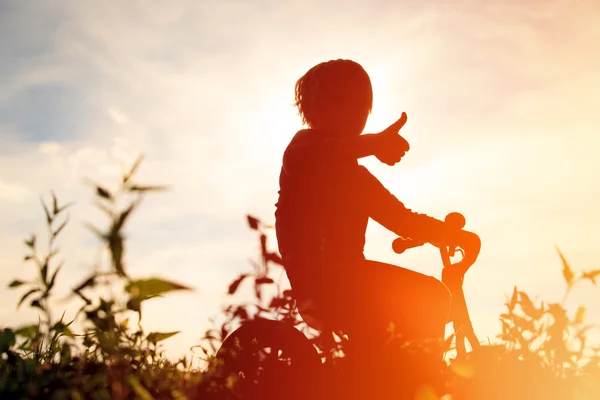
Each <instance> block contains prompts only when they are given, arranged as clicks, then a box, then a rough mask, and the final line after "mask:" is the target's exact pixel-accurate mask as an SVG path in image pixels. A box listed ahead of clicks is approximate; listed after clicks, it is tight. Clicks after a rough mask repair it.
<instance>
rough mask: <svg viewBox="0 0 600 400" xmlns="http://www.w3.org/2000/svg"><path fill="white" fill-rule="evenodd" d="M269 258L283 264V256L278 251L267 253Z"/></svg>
mask: <svg viewBox="0 0 600 400" xmlns="http://www.w3.org/2000/svg"><path fill="white" fill-rule="evenodd" d="M267 260H268V261H271V262H274V263H275V264H279V265H283V260H282V259H281V256H280V255H279V254H277V253H269V254H268V255H267Z"/></svg>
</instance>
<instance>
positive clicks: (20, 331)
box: [15, 325, 39, 338]
mask: <svg viewBox="0 0 600 400" xmlns="http://www.w3.org/2000/svg"><path fill="white" fill-rule="evenodd" d="M38 332H39V327H38V326H37V325H25V326H22V327H20V328H17V330H15V335H16V336H22V337H25V338H32V337H34V336H35V335H37V334H38Z"/></svg>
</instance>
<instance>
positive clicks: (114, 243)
mask: <svg viewBox="0 0 600 400" xmlns="http://www.w3.org/2000/svg"><path fill="white" fill-rule="evenodd" d="M108 244H109V249H110V255H111V258H112V264H113V267H114V268H115V271H116V272H117V274H119V275H120V276H126V274H125V270H124V269H123V237H122V236H121V235H120V234H119V232H114V231H113V232H112V233H111V235H110V236H109V238H108Z"/></svg>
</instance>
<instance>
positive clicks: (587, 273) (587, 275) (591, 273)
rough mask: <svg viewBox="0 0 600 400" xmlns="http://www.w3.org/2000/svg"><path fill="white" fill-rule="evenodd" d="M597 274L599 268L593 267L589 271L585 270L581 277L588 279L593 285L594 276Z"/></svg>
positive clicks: (599, 273)
mask: <svg viewBox="0 0 600 400" xmlns="http://www.w3.org/2000/svg"><path fill="white" fill-rule="evenodd" d="M598 275H600V269H593V270H591V271H585V272H584V273H583V275H582V276H581V278H583V279H589V280H590V281H592V283H593V284H594V285H596V277H597V276H598Z"/></svg>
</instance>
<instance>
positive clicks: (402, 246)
mask: <svg viewBox="0 0 600 400" xmlns="http://www.w3.org/2000/svg"><path fill="white" fill-rule="evenodd" d="M411 242H412V240H411V239H404V238H402V237H399V238H397V239H395V240H394V241H393V242H392V250H394V253H396V254H402V253H404V252H405V251H406V250H407V249H410V248H411V247H413V246H411Z"/></svg>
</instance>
